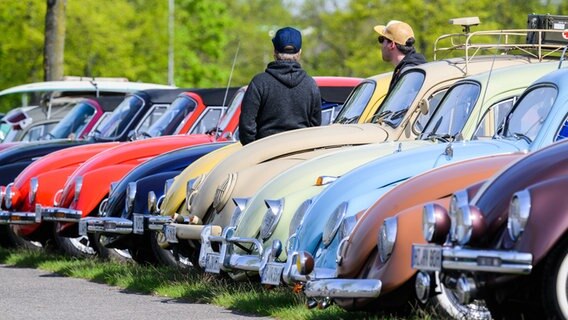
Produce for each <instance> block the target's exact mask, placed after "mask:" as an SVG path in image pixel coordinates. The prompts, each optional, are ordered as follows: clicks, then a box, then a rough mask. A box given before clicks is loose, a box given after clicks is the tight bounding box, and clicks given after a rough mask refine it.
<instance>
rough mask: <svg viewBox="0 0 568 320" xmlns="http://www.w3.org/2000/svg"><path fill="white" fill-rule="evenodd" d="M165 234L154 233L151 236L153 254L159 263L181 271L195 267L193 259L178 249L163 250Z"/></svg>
mask: <svg viewBox="0 0 568 320" xmlns="http://www.w3.org/2000/svg"><path fill="white" fill-rule="evenodd" d="M164 237H165V236H164V234H163V232H159V231H152V232H151V234H150V245H151V248H152V252H153V253H154V256H155V257H156V260H157V261H158V263H160V264H163V265H166V266H170V267H174V268H180V269H188V268H191V267H193V266H194V262H192V261H191V258H190V257H189V256H187V255H185V254H183V253H182V252H181V250H179V249H178V248H176V247H173V246H171V247H169V248H163V247H162V245H161V244H163V243H164V241H165V239H164Z"/></svg>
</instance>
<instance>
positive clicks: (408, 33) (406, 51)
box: [374, 20, 426, 92]
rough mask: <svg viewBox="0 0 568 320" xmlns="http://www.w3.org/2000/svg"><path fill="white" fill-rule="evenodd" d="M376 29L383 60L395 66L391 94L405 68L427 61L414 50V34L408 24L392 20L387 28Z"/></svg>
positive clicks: (379, 27)
mask: <svg viewBox="0 0 568 320" xmlns="http://www.w3.org/2000/svg"><path fill="white" fill-rule="evenodd" d="M374 29H375V31H376V32H377V33H378V34H379V38H378V41H379V44H380V46H381V53H382V55H383V60H384V61H386V62H390V63H392V65H393V66H395V68H394V72H393V75H392V79H391V82H390V85H389V92H390V91H391V90H392V88H393V87H394V85H395V83H396V82H397V81H398V78H399V77H400V73H401V71H402V69H403V68H405V67H409V66H416V65H419V64H422V63H425V62H426V59H425V58H424V56H423V55H422V54H420V53H417V52H416V50H415V49H414V42H415V41H416V40H415V39H414V32H413V31H412V28H411V27H410V26H409V25H408V24H407V23H405V22H402V21H397V20H391V21H389V23H387V25H386V26H382V25H378V26H375V28H374Z"/></svg>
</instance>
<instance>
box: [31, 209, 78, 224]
mask: <svg viewBox="0 0 568 320" xmlns="http://www.w3.org/2000/svg"><path fill="white" fill-rule="evenodd" d="M82 217H83V212H82V211H81V210H75V209H69V208H60V207H42V206H40V205H37V206H36V222H40V221H41V219H43V220H46V221H60V222H79V220H81V218H82ZM38 220H39V221H38Z"/></svg>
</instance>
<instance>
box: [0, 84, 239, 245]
mask: <svg viewBox="0 0 568 320" xmlns="http://www.w3.org/2000/svg"><path fill="white" fill-rule="evenodd" d="M233 90H234V89H231V91H233ZM225 92H226V89H199V90H194V91H193V92H182V93H180V92H179V90H178V89H176V90H168V91H163V90H161V91H156V90H151V91H140V92H137V93H136V94H134V95H132V96H130V97H128V98H126V99H125V101H123V103H122V104H121V107H119V108H118V109H117V110H116V111H115V112H114V113H113V114H112V116H111V117H110V119H109V121H112V120H115V121H114V122H111V124H110V125H106V122H105V123H104V124H103V125H102V127H101V128H100V131H99V132H98V135H97V140H102V141H104V139H105V138H104V137H109V138H107V139H110V137H112V136H113V135H114V134H115V133H113V132H114V131H117V129H118V130H119V131H118V132H121V131H122V132H124V131H126V130H125V129H126V128H123V127H124V126H125V125H123V124H120V120H121V119H123V120H124V121H122V122H126V125H128V126H131V127H133V126H136V124H134V123H133V121H132V117H128V116H125V115H124V114H125V113H132V112H136V109H137V107H140V104H141V105H144V106H145V109H146V110H148V109H150V110H160V112H159V114H160V117H153V116H151V115H153V114H155V112H149V114H150V115H149V116H148V117H145V118H143V119H144V120H143V122H144V123H145V124H143V125H138V128H139V129H138V132H144V133H143V134H142V135H144V136H148V135H150V136H152V135H157V136H159V135H162V134H172V133H174V132H178V131H175V130H180V128H182V129H183V128H185V127H188V129H186V130H190V131H191V130H193V129H194V128H195V127H200V123H201V121H206V122H209V123H212V125H213V126H214V125H215V123H214V121H215V117H214V116H215V112H214V113H206V111H208V110H210V109H211V108H214V109H219V108H222V107H223V106H222V105H221V104H222V103H223V98H222V97H223V96H224V95H225ZM198 93H200V94H202V95H203V96H204V99H206V100H205V101H206V102H208V103H210V104H211V108H209V106H205V105H204V103H203V101H202V99H201V97H200V96H199V95H198ZM173 99H175V100H174V101H173V103H172V100H173ZM170 103H171V106H170ZM168 106H169V107H168ZM129 110H132V111H129ZM207 114H209V115H213V118H212V119H211V117H210V116H209V117H204V115H207ZM139 118H140V117H139ZM164 119H166V121H164ZM173 120H175V121H173ZM198 120H199V121H198ZM212 120H213V121H212ZM168 121H170V122H168ZM196 121H198V122H196ZM121 127H122V128H121ZM210 128H211V127H205V129H204V130H210ZM203 139H205V140H203V141H210V140H209V139H210V137H209V135H204V138H203ZM178 143H179V142H178ZM117 145H118V143H106V144H102V145H99V144H87V145H83V146H77V147H74V148H72V149H69V152H65V151H62V152H60V153H58V154H56V155H54V156H51V157H50V156H48V157H44V158H43V159H41V160H40V161H39V163H37V164H36V165H34V166H33V167H32V168H29V170H25V173H23V174H21V175H20V176H19V177H18V179H16V180H15V181H14V184H12V185H10V188H11V194H13V195H16V194H17V195H18V197H16V199H14V201H12V202H11V205H10V207H8V209H10V210H9V211H8V212H6V213H5V216H9V217H10V218H9V219H8V220H9V222H11V223H14V224H32V225H34V224H36V222H38V221H40V220H41V219H40V217H39V216H36V214H35V206H36V205H43V206H51V205H53V199H54V195H55V194H56V192H58V190H60V189H61V188H63V186H64V183H65V181H66V178H67V177H68V176H69V175H70V174H71V173H72V172H73V171H74V170H75V169H76V168H77V167H78V166H79V165H80V164H81V163H82V162H84V161H85V160H86V159H89V158H90V157H92V156H94V155H96V154H98V153H100V152H102V151H103V150H106V149H109V148H113V147H115V146H117ZM140 145H141V146H143V145H144V144H143V143H142V144H140ZM43 166H48V167H51V170H45V169H44V168H43ZM125 168H126V167H124V166H123V168H122V169H125ZM55 169H57V170H55ZM116 169H117V170H119V168H118V167H117V168H116ZM44 179H45V181H49V183H41V186H40V185H39V184H38V182H39V180H44ZM32 181H35V184H34V186H35V185H36V184H37V186H35V187H34V188H27V186H28V185H30V186H31V184H32ZM103 187H104V186H103ZM104 188H105V190H106V189H108V187H104ZM32 190H33V191H34V192H35V193H36V194H40V195H41V196H40V197H38V198H37V199H36V197H26V196H25V195H27V194H28V193H29V192H30V191H32ZM30 199H36V201H35V202H30ZM25 200H28V201H25ZM5 204H6V203H4V205H5ZM5 207H7V206H5ZM36 218H37V219H38V220H37V221H36ZM37 227H38V226H37V225H35V226H28V227H19V228H18V229H19V232H20V234H21V235H22V236H25V237H28V238H33V237H35V235H37V236H39V239H40V240H45V237H44V236H42V235H41V233H39V234H38V233H37V232H35V231H36V230H37V229H38V228H37ZM34 234H35V235H34Z"/></svg>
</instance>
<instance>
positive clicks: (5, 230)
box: [0, 225, 43, 250]
mask: <svg viewBox="0 0 568 320" xmlns="http://www.w3.org/2000/svg"><path fill="white" fill-rule="evenodd" d="M0 234H1V235H2V236H1V237H0V239H1V240H0V244H1V246H2V247H5V248H22V249H27V250H41V249H42V248H43V245H42V244H41V243H40V242H37V241H29V240H26V239H24V238H22V237H21V236H19V235H18V234H16V233H15V232H14V230H13V229H12V228H11V227H10V225H3V226H1V228H0Z"/></svg>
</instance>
